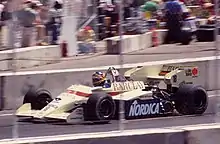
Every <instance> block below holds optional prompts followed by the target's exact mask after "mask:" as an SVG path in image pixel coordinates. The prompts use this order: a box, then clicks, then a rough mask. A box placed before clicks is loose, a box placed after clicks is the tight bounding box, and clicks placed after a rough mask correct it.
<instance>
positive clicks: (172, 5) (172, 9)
mask: <svg viewBox="0 0 220 144" xmlns="http://www.w3.org/2000/svg"><path fill="white" fill-rule="evenodd" d="M165 10H166V11H167V13H169V14H179V13H182V6H181V4H180V3H179V2H178V1H168V2H166V4H165Z"/></svg>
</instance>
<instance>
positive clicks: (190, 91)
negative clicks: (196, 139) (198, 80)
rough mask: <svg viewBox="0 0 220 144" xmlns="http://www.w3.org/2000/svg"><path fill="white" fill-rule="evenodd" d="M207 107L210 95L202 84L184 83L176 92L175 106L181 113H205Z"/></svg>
mask: <svg viewBox="0 0 220 144" xmlns="http://www.w3.org/2000/svg"><path fill="white" fill-rule="evenodd" d="M207 107H208V95H207V92H206V90H205V89H204V88H203V87H201V86H195V85H192V84H184V85H181V86H180V87H179V89H178V91H177V92H176V94H175V108H176V110H177V111H178V112H179V113H180V114H183V115H191V114H203V113H204V112H205V111H206V109H207Z"/></svg>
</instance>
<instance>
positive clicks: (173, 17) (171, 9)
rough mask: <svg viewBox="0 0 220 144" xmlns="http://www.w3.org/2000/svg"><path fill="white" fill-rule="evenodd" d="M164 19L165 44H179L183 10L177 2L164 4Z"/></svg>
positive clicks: (171, 0) (172, 1) (171, 1)
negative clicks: (165, 29)
mask: <svg viewBox="0 0 220 144" xmlns="http://www.w3.org/2000/svg"><path fill="white" fill-rule="evenodd" d="M165 12H166V13H165V18H166V26H167V29H168V33H167V36H166V40H165V43H170V42H171V43H172V42H179V41H180V38H181V36H180V34H181V21H182V14H183V10H182V7H181V4H180V2H179V1H178V0H169V1H168V2H166V4H165Z"/></svg>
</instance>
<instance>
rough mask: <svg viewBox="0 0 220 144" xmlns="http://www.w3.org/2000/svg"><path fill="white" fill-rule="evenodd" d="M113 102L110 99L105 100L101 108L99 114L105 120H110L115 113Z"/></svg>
mask: <svg viewBox="0 0 220 144" xmlns="http://www.w3.org/2000/svg"><path fill="white" fill-rule="evenodd" d="M112 107H113V106H112V102H111V101H110V100H108V99H105V100H103V101H102V102H101V103H100V106H99V114H100V116H101V117H103V118H109V117H110V116H111V114H112V113H113V108H112Z"/></svg>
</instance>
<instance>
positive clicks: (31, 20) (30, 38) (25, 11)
mask: <svg viewBox="0 0 220 144" xmlns="http://www.w3.org/2000/svg"><path fill="white" fill-rule="evenodd" d="M35 7H36V5H35V4H33V3H32V2H31V0H27V1H25V2H24V3H23V8H22V9H21V10H20V11H18V14H17V18H18V21H19V24H20V26H21V29H22V30H21V31H22V42H21V47H29V46H34V45H36V43H35V31H34V30H35V23H36V18H37V11H35Z"/></svg>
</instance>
